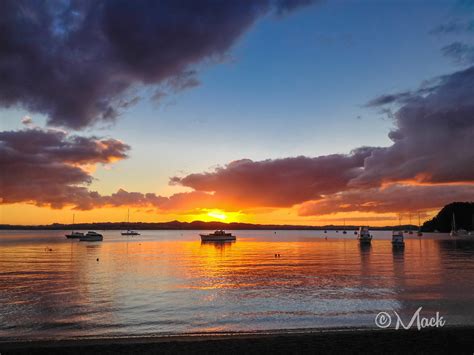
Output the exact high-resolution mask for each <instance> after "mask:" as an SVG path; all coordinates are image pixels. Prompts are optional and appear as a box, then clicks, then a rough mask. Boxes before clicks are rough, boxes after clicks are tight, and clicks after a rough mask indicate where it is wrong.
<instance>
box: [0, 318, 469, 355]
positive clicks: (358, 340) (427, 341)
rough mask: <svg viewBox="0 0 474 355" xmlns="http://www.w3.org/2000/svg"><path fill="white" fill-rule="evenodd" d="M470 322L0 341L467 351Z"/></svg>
mask: <svg viewBox="0 0 474 355" xmlns="http://www.w3.org/2000/svg"><path fill="white" fill-rule="evenodd" d="M472 334H474V325H473V326H451V327H444V328H430V329H422V330H416V329H411V330H394V329H389V330H385V329H369V328H368V329H365V328H362V329H353V330H351V329H348V328H342V329H318V330H316V329H310V330H295V331H291V330H288V331H262V332H254V333H247V332H246V333H241V332H236V333H230V332H228V333H212V334H209V333H196V334H184V335H164V336H161V335H160V336H137V337H120V336H119V337H107V338H69V339H56V340H31V341H28V340H16V341H5V342H0V353H1V354H2V355H4V354H60V353H61V354H62V353H68V354H85V353H87V354H104V353H105V354H117V353H118V354H128V353H140V354H153V353H194V354H197V353H207V354H209V353H215V354H217V353H219V354H222V353H245V352H251V353H262V352H264V353H266V352H272V353H305V352H314V351H321V352H324V353H348V352H349V353H360V352H362V353H420V352H426V353H427V352H429V353H450V352H451V353H452V351H453V350H454V349H455V350H456V351H457V352H458V353H461V352H465V353H469V354H472V351H473V349H474V337H473V336H472Z"/></svg>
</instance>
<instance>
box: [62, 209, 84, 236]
mask: <svg viewBox="0 0 474 355" xmlns="http://www.w3.org/2000/svg"><path fill="white" fill-rule="evenodd" d="M74 219H75V214H73V215H72V225H73V230H72V231H71V233H69V234H66V238H68V239H79V238H80V237H83V236H84V233H82V232H75V231H74Z"/></svg>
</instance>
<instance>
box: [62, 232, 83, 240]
mask: <svg viewBox="0 0 474 355" xmlns="http://www.w3.org/2000/svg"><path fill="white" fill-rule="evenodd" d="M83 236H84V233H82V232H75V231H72V232H71V233H69V234H66V238H67V239H78V238H80V237H83Z"/></svg>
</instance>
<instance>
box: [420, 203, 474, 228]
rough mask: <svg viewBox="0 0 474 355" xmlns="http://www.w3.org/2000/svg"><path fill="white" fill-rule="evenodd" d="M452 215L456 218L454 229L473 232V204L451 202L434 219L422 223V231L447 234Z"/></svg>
mask: <svg viewBox="0 0 474 355" xmlns="http://www.w3.org/2000/svg"><path fill="white" fill-rule="evenodd" d="M453 214H454V216H455V217H456V229H465V230H474V202H453V203H450V204H449V205H446V206H444V207H443V208H442V209H441V211H439V212H438V214H437V215H436V217H434V218H433V219H431V220H429V221H427V222H425V223H423V227H422V230H423V231H424V232H433V231H435V230H437V231H439V232H443V233H448V232H449V231H451V223H452V220H453Z"/></svg>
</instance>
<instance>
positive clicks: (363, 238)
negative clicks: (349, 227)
mask: <svg viewBox="0 0 474 355" xmlns="http://www.w3.org/2000/svg"><path fill="white" fill-rule="evenodd" d="M357 240H358V241H359V243H360V244H370V243H371V242H372V235H370V231H369V227H359V233H358V235H357Z"/></svg>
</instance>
